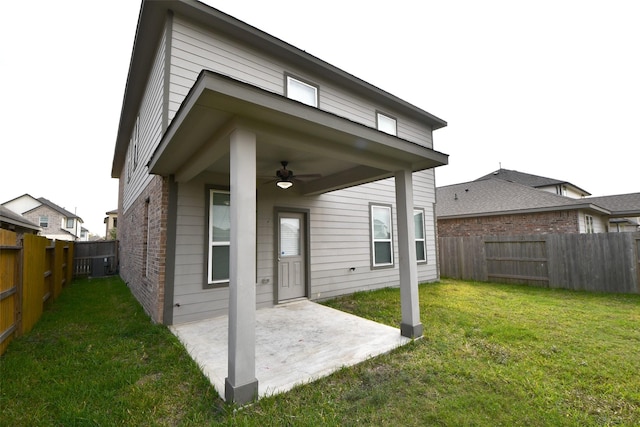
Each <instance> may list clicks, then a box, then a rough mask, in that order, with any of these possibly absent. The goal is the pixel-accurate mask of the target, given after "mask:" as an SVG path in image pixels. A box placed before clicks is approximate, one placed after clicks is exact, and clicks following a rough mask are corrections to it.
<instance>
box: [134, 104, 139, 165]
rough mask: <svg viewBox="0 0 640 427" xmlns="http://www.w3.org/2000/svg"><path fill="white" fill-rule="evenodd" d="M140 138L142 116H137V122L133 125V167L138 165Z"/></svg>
mask: <svg viewBox="0 0 640 427" xmlns="http://www.w3.org/2000/svg"><path fill="white" fill-rule="evenodd" d="M139 139H140V116H138V117H136V124H135V126H134V127H133V169H134V170H135V169H136V168H137V167H138V143H139V142H140V141H139Z"/></svg>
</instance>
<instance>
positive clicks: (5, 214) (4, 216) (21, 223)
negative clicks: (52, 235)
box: [0, 205, 40, 234]
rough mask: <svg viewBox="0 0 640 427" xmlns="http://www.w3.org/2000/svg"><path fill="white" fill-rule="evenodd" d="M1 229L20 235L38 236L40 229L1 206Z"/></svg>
mask: <svg viewBox="0 0 640 427" xmlns="http://www.w3.org/2000/svg"><path fill="white" fill-rule="evenodd" d="M0 228H4V229H5V230H10V231H13V232H15V233H18V234H38V233H39V232H40V227H38V225H37V224H34V223H33V222H31V221H29V220H28V219H27V218H25V217H23V216H22V215H20V214H18V213H16V212H14V211H12V210H11V209H9V208H6V207H4V206H3V205H0Z"/></svg>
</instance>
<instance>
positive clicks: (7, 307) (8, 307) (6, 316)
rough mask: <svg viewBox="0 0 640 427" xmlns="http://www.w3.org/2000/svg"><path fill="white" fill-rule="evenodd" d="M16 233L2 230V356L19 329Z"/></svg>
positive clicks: (0, 295)
mask: <svg viewBox="0 0 640 427" xmlns="http://www.w3.org/2000/svg"><path fill="white" fill-rule="evenodd" d="M17 237H18V236H17V235H16V233H14V232H12V231H9V230H3V229H0V354H3V353H4V352H5V350H6V349H7V346H8V345H9V342H11V340H12V339H13V337H14V336H15V331H16V330H17V327H18V316H17V315H18V310H17V309H18V306H17V305H18V301H19V297H20V294H19V290H18V282H19V280H20V271H19V263H18V260H19V258H20V255H21V252H20V247H19V246H17Z"/></svg>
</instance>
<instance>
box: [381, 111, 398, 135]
mask: <svg viewBox="0 0 640 427" xmlns="http://www.w3.org/2000/svg"><path fill="white" fill-rule="evenodd" d="M376 125H377V127H378V130H379V131H382V132H385V133H388V134H389V135H394V136H396V135H397V134H398V122H397V120H396V119H394V118H393V117H391V116H388V115H386V114H382V113H377V114H376Z"/></svg>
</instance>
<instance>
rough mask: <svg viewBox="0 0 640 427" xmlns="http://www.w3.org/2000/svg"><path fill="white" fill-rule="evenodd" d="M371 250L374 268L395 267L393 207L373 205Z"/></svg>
mask: <svg viewBox="0 0 640 427" xmlns="http://www.w3.org/2000/svg"><path fill="white" fill-rule="evenodd" d="M370 213H371V249H372V251H371V252H372V261H373V262H372V264H373V267H391V266H393V236H392V225H391V206H385V205H373V204H372V205H371V212H370Z"/></svg>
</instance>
